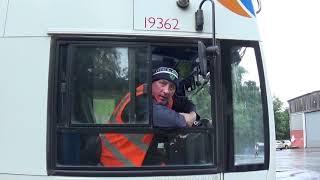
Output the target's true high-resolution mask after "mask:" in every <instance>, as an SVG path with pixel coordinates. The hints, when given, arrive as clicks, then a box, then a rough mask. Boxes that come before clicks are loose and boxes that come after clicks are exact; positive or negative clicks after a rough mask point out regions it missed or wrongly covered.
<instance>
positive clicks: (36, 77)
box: [0, 0, 275, 180]
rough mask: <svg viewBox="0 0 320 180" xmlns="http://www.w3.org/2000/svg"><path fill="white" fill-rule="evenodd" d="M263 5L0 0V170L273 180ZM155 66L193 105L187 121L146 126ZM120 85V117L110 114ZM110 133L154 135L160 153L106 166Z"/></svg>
mask: <svg viewBox="0 0 320 180" xmlns="http://www.w3.org/2000/svg"><path fill="white" fill-rule="evenodd" d="M258 2H259V3H260V1H258ZM259 3H257V2H256V1H251V0H239V1H229V0H210V1H206V0H117V1H110V0H90V1H89V0H68V1H65V0H28V1H21V0H0V69H1V70H0V74H1V75H0V82H1V84H0V87H1V88H0V99H1V100H0V109H1V110H0V111H1V113H0V122H1V126H0V144H1V146H0V179H6V180H10V179H14V180H15V179H37V180H42V179H48V180H49V179H61V180H62V179H68V180H71V179H88V180H93V179H159V180H160V179H190V180H191V179H214V180H232V179H246V180H256V179H268V180H271V179H275V147H274V141H275V132H274V118H273V109H272V97H271V95H270V91H269V85H268V81H267V73H266V66H265V60H264V59H263V51H262V41H261V39H260V35H259V30H258V26H257V13H256V11H257V10H256V9H258V8H256V7H257V4H259ZM161 64H166V65H168V66H169V65H170V67H174V69H176V70H177V72H178V73H179V84H178V86H177V89H176V95H177V96H183V97H186V98H188V99H189V100H192V102H193V103H194V104H195V106H196V109H197V110H196V111H197V114H198V116H199V118H198V120H197V121H196V122H197V123H196V124H195V125H194V126H193V127H188V128H161V127H155V126H154V125H153V121H152V119H153V116H152V113H153V107H152V95H151V86H150V85H151V83H152V79H151V77H152V73H153V70H154V68H155V67H157V66H159V65H161ZM141 84H145V85H146V88H145V89H144V90H145V92H144V98H143V99H142V100H138V98H136V96H135V94H136V93H137V87H138V86H139V85H141ZM127 93H129V95H130V98H131V99H130V102H129V103H128V109H129V114H128V117H127V118H128V119H129V120H128V122H126V123H110V118H111V117H112V116H113V115H114V111H115V109H116V108H117V104H118V103H119V101H121V98H122V97H123V96H125V95H126V94H127ZM108 134H109V135H111V134H118V135H123V134H125V135H128V136H130V135H146V134H153V135H154V136H159V137H162V138H160V140H159V141H157V142H154V143H156V144H155V146H154V147H156V148H155V149H154V150H155V151H157V152H158V153H159V154H160V155H159V156H158V157H154V158H159V159H160V160H159V162H162V163H161V164H152V163H150V164H146V163H144V162H143V163H142V164H140V165H137V164H130V163H128V164H126V163H122V161H121V157H123V156H122V154H121V153H122V152H120V153H118V154H117V155H118V156H119V157H120V161H119V162H118V163H119V165H118V166H116V167H110V166H105V165H102V164H101V161H100V156H101V149H102V148H101V146H103V145H106V144H105V142H102V141H101V136H103V135H108ZM137 137H138V136H137ZM256 144H263V146H260V147H259V149H258V152H257V148H256ZM140 145H141V146H143V144H140ZM137 146H138V145H137ZM110 151H112V150H110ZM113 152H114V151H112V152H111V153H113ZM133 158H135V157H133ZM122 160H123V159H122Z"/></svg>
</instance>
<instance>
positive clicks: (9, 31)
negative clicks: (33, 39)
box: [5, 0, 50, 36]
mask: <svg viewBox="0 0 320 180" xmlns="http://www.w3.org/2000/svg"><path fill="white" fill-rule="evenodd" d="M49 2H50V1H45V0H27V1H21V0H10V1H9V8H8V15H7V23H6V31H5V32H6V33H5V36H45V35H46V34H47V29H48V28H47V26H48V14H49V11H48V10H49Z"/></svg>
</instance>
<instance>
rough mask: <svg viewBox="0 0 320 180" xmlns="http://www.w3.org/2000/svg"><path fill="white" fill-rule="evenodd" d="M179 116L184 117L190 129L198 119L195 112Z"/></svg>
mask: <svg viewBox="0 0 320 180" xmlns="http://www.w3.org/2000/svg"><path fill="white" fill-rule="evenodd" d="M179 114H181V115H182V116H183V117H184V119H185V120H186V122H187V125H188V126H189V127H191V126H192V125H193V123H194V121H195V120H196V118H197V114H196V113H195V112H194V111H192V112H190V113H179Z"/></svg>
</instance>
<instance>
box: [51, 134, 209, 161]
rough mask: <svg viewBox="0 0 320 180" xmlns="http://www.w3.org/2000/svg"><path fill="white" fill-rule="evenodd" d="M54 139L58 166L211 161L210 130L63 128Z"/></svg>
mask: <svg viewBox="0 0 320 180" xmlns="http://www.w3.org/2000/svg"><path fill="white" fill-rule="evenodd" d="M117 138H118V140H117V143H114V141H115V140H116V139H117ZM57 139H58V148H57V149H58V154H57V155H58V156H57V165H58V166H59V165H60V166H61V165H73V166H102V167H142V166H165V165H166V166H170V165H199V166H205V165H212V163H213V162H212V161H213V157H212V156H213V153H212V147H213V146H212V144H211V143H210V142H213V140H212V135H210V134H209V133H174V132H166V131H164V132H159V133H155V134H154V133H130V134H127V133H102V134H94V133H91V134H89V133H75V132H63V133H58V136H57ZM126 139H129V140H130V142H128V141H126ZM208 142H209V143H208Z"/></svg>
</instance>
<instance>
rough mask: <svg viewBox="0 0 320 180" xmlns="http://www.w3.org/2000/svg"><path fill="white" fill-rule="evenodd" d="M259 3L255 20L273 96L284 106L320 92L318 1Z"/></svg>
mask: <svg viewBox="0 0 320 180" xmlns="http://www.w3.org/2000/svg"><path fill="white" fill-rule="evenodd" d="M261 1H262V11H261V12H260V13H259V14H258V15H257V18H258V23H259V27H260V33H261V38H262V41H263V51H264V57H265V60H266V65H267V73H268V79H269V84H270V89H271V92H272V95H274V96H277V97H279V98H280V99H281V100H282V101H283V102H285V103H286V102H287V100H289V99H292V98H295V97H297V96H300V95H303V94H306V93H309V92H312V91H317V90H320V80H319V78H320V58H319V54H320V18H319V17H320V10H319V7H320V1H318V0H303V1H298V0H261ZM285 105H287V104H285Z"/></svg>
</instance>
